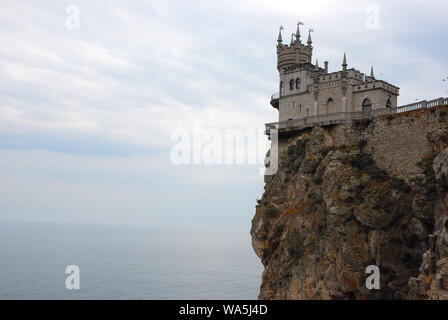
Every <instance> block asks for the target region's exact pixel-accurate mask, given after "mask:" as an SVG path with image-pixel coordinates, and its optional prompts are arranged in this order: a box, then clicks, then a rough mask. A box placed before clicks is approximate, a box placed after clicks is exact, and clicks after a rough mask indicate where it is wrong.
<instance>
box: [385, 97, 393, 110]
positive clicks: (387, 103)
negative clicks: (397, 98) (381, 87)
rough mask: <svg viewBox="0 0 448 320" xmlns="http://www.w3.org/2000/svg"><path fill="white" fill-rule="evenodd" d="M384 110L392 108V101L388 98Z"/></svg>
mask: <svg viewBox="0 0 448 320" xmlns="http://www.w3.org/2000/svg"><path fill="white" fill-rule="evenodd" d="M386 108H392V99H391V98H390V96H389V98H388V99H387V102H386Z"/></svg>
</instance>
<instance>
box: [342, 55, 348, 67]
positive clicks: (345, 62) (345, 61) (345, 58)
mask: <svg viewBox="0 0 448 320" xmlns="http://www.w3.org/2000/svg"><path fill="white" fill-rule="evenodd" d="M342 70H343V71H347V56H346V55H345V52H344V60H343V61H342Z"/></svg>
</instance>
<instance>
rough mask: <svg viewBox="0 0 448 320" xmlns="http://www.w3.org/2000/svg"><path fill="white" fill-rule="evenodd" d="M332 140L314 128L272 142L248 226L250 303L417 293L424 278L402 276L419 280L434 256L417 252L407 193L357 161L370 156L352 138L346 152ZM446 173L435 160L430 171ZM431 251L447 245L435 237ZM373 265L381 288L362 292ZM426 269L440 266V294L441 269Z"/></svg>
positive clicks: (417, 225)
mask: <svg viewBox="0 0 448 320" xmlns="http://www.w3.org/2000/svg"><path fill="white" fill-rule="evenodd" d="M305 141H306V143H305ZM334 143H335V142H334V139H333V138H332V137H331V135H330V133H329V132H328V131H327V130H324V129H322V128H319V127H315V128H313V130H311V132H307V133H302V134H299V135H297V136H294V137H290V138H288V139H287V140H280V141H279V144H280V145H279V150H280V151H281V152H280V159H279V171H278V173H277V174H276V175H274V176H272V179H270V180H267V182H266V186H265V191H264V195H263V199H266V202H261V203H260V205H259V206H258V207H257V210H256V214H255V217H254V219H253V221H252V228H251V236H252V245H253V247H254V251H255V252H256V254H257V255H258V256H259V257H260V259H261V260H262V263H263V265H264V272H263V275H262V284H261V288H260V294H259V298H260V299H405V298H406V297H407V296H409V295H410V294H411V292H412V295H418V296H422V295H424V294H425V293H426V292H427V290H429V288H430V286H428V284H427V281H428V280H427V279H425V278H424V277H422V278H421V279H420V278H418V279H417V278H411V276H413V275H417V274H419V272H420V270H419V268H420V265H421V264H422V261H423V263H425V259H426V260H428V262H427V263H428V266H427V267H424V268H423V269H425V270H426V269H428V268H430V264H431V262H430V261H432V260H433V259H432V258H431V257H432V255H431V254H428V255H427V256H425V257H426V258H424V256H423V254H424V252H425V251H426V250H427V248H428V232H427V230H426V228H425V223H424V222H422V221H421V219H422V218H421V217H420V216H419V215H418V214H417V212H416V211H415V210H414V209H413V206H412V203H413V199H414V197H415V195H414V194H413V193H412V192H409V193H407V192H404V191H402V190H399V189H397V188H395V187H394V185H396V183H395V182H396V180H394V178H393V177H390V176H389V175H388V174H383V173H382V172H381V170H380V169H379V168H378V167H376V164H372V163H370V162H367V165H368V166H369V167H365V166H363V165H362V164H363V163H361V165H360V163H357V162H356V161H357V159H358V158H359V159H361V160H362V159H367V160H368V159H370V158H368V157H365V153H364V152H365V151H362V150H360V148H359V147H358V143H357V142H356V141H355V142H354V143H353V145H349V146H345V147H338V146H335V145H334ZM288 149H289V152H288ZM347 159H353V161H347ZM443 161H444V160H443ZM445 170H446V169H445V167H444V165H442V164H440V170H439V171H440V172H445ZM439 175H440V176H442V175H443V174H442V173H441V174H439ZM394 183H395V184H394ZM444 221H446V220H444ZM441 224H443V223H442V222H441ZM434 246H435V247H437V249H438V250H439V251H440V250H441V251H445V250H446V248H447V247H448V246H447V245H446V242H445V241H441V242H440V241H438V240H437V241H435V244H434ZM437 261H439V260H437ZM372 264H373V265H377V266H378V267H379V268H380V272H381V288H382V289H381V290H368V289H367V288H366V286H365V281H366V277H367V276H368V275H367V274H366V272H365V270H366V267H367V266H369V265H372ZM434 268H439V269H440V271H439V273H438V278H437V277H436V276H434V279H435V278H437V279H439V280H437V285H438V288H445V287H446V285H447V283H448V269H447V265H446V264H445V263H441V264H439V265H437V264H436V263H434ZM420 269H421V268H420ZM411 283H412V285H411ZM438 290H439V289H438ZM443 294H444V293H440V295H439V296H443Z"/></svg>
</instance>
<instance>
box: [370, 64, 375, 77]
mask: <svg viewBox="0 0 448 320" xmlns="http://www.w3.org/2000/svg"><path fill="white" fill-rule="evenodd" d="M370 76H371V77H372V78H375V74H374V73H373V66H372V67H371V68H370Z"/></svg>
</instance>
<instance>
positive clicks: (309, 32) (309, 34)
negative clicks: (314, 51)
mask: <svg viewBox="0 0 448 320" xmlns="http://www.w3.org/2000/svg"><path fill="white" fill-rule="evenodd" d="M312 31H313V30H312V29H310V30H309V31H308V42H307V43H308V47H311V44H312V43H313V41H312V40H311V32H312Z"/></svg>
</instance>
